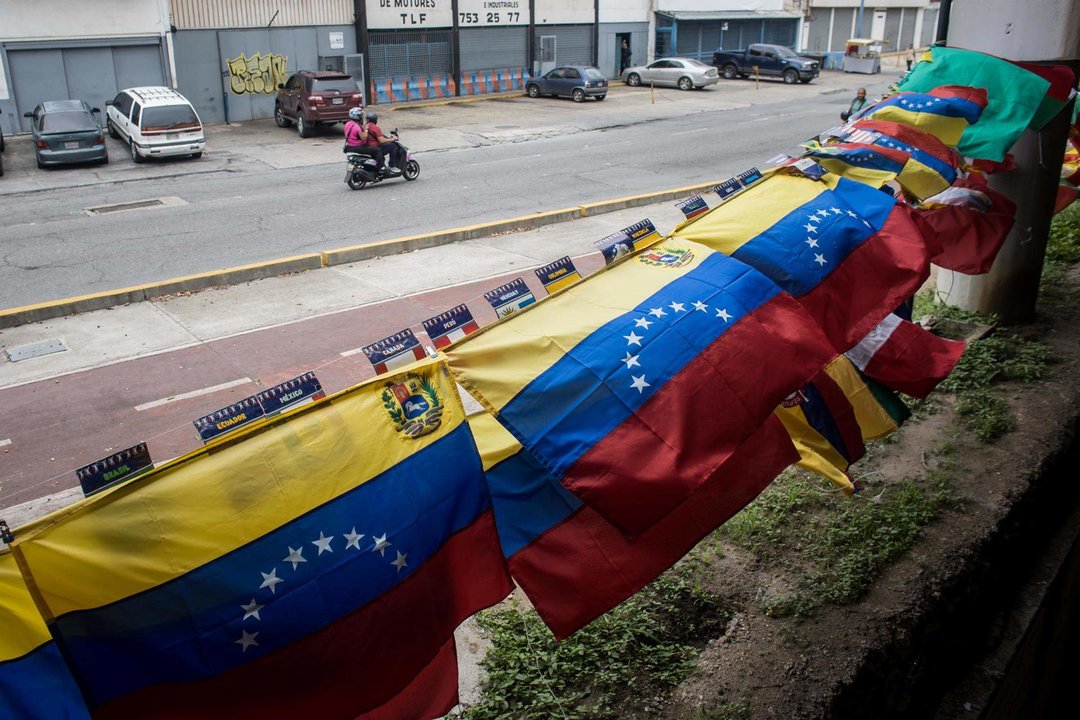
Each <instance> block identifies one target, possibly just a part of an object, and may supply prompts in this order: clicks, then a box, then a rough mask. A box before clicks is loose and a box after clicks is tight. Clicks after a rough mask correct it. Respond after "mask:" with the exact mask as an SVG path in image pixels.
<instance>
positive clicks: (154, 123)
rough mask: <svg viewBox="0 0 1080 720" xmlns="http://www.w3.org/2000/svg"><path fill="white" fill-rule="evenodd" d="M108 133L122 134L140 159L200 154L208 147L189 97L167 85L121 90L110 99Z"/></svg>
mask: <svg viewBox="0 0 1080 720" xmlns="http://www.w3.org/2000/svg"><path fill="white" fill-rule="evenodd" d="M105 104H106V105H108V106H109V107H108V110H107V115H106V120H105V124H106V125H107V126H108V128H109V137H113V138H121V139H123V140H124V142H126V143H127V144H128V147H130V148H131V159H132V160H134V161H135V162H137V163H142V162H146V159H147V158H151V157H175V156H177V155H187V156H189V157H193V158H197V157H201V156H202V153H203V149H204V148H205V147H206V137H205V136H204V135H203V126H202V122H201V121H200V120H199V114H198V113H197V112H195V108H193V107H191V103H190V102H188V100H187V98H186V97H184V96H183V95H181V94H180V93H178V92H176V91H175V90H173V89H172V88H167V87H138V88H128V89H127V90H121V91H120V93H119V94H118V95H117V96H116V97H115V98H114V99H112V100H110V101H109V102H107V103H105Z"/></svg>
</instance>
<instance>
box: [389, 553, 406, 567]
mask: <svg viewBox="0 0 1080 720" xmlns="http://www.w3.org/2000/svg"><path fill="white" fill-rule="evenodd" d="M395 552H397V551H396V550H395ZM408 556H409V553H400V552H399V553H398V554H397V557H396V558H394V562H392V563H390V564H391V565H393V566H394V567H396V568H397V571H398V572H401V571H402V570H404V569H405V568H407V567H408V566H409V563H407V562H405V558H406V557H408Z"/></svg>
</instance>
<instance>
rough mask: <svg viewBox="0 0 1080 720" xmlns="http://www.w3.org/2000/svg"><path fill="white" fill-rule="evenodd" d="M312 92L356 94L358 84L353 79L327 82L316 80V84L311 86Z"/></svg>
mask: <svg viewBox="0 0 1080 720" xmlns="http://www.w3.org/2000/svg"><path fill="white" fill-rule="evenodd" d="M311 92H313V93H327V92H339V93H354V92H356V82H355V81H354V80H353V79H352V78H327V79H326V80H319V79H318V78H316V79H315V82H313V83H312V84H311Z"/></svg>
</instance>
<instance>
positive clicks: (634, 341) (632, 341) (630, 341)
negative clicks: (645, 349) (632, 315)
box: [623, 330, 641, 347]
mask: <svg viewBox="0 0 1080 720" xmlns="http://www.w3.org/2000/svg"><path fill="white" fill-rule="evenodd" d="M623 337H624V338H625V339H626V344H627V345H637V346H639V347H640V346H641V338H640V337H639V336H637V335H635V334H634V331H633V330H631V331H630V334H629V335H623Z"/></svg>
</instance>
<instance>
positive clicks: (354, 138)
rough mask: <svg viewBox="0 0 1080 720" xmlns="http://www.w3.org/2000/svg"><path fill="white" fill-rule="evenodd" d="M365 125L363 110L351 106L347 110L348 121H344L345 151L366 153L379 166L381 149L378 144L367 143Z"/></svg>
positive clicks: (381, 155) (381, 159) (381, 154)
mask: <svg viewBox="0 0 1080 720" xmlns="http://www.w3.org/2000/svg"><path fill="white" fill-rule="evenodd" d="M367 140H368V132H367V126H366V123H365V122H364V111H363V110H361V109H360V108H353V109H352V110H350V111H349V122H347V123H345V152H347V153H354V154H357V155H367V156H368V157H371V158H374V159H375V162H376V163H377V164H378V166H379V167H380V168H381V167H382V165H383V151H382V148H380V147H379V146H378V145H376V146H374V147H372V146H371V145H368V142H367Z"/></svg>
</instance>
